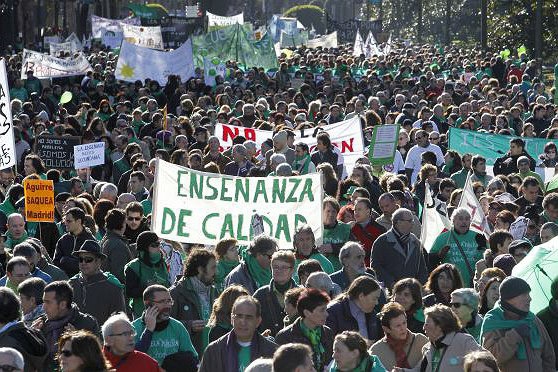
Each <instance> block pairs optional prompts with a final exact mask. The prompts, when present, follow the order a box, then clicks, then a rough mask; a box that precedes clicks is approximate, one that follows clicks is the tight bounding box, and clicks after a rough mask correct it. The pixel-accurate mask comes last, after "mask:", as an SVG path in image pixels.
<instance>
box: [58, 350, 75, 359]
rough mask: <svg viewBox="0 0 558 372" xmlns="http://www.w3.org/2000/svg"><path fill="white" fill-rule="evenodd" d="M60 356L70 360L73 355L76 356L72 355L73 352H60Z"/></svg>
mask: <svg viewBox="0 0 558 372" xmlns="http://www.w3.org/2000/svg"><path fill="white" fill-rule="evenodd" d="M59 354H60V356H63V357H64V358H69V357H71V356H72V355H74V353H72V350H60V353H59Z"/></svg>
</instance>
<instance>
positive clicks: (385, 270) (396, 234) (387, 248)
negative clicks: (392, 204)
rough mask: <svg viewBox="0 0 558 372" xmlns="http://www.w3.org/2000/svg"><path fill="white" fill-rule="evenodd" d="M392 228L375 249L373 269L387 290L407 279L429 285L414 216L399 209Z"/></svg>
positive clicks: (392, 218) (378, 240) (375, 244)
mask: <svg viewBox="0 0 558 372" xmlns="http://www.w3.org/2000/svg"><path fill="white" fill-rule="evenodd" d="M391 221H392V227H391V228H390V229H389V230H388V231H387V232H385V233H384V234H382V235H380V236H379V237H378V239H376V241H375V242H374V244H373V246H372V256H371V259H370V266H371V267H372V268H373V269H374V271H375V272H376V275H377V278H378V280H379V281H381V282H383V283H384V285H385V286H386V288H391V287H392V286H393V284H394V283H395V282H397V281H398V280H399V279H403V278H416V279H418V281H419V282H421V284H424V283H426V279H427V278H428V269H427V267H426V260H425V258H424V256H423V254H422V246H421V244H420V240H419V239H418V238H417V237H416V236H415V235H414V234H413V233H412V230H413V222H414V215H413V212H411V211H410V210H408V209H406V208H399V209H397V210H396V211H395V212H394V213H393V215H392V217H391Z"/></svg>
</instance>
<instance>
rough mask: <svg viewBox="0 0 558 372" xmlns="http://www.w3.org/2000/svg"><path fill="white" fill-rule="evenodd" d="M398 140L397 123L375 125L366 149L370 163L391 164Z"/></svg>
mask: <svg viewBox="0 0 558 372" xmlns="http://www.w3.org/2000/svg"><path fill="white" fill-rule="evenodd" d="M398 140H399V125H376V126H375V127H374V131H373V132H372V140H371V141H370V148H369V150H368V159H370V164H372V165H388V164H393V158H394V157H395V150H396V149H397V143H398Z"/></svg>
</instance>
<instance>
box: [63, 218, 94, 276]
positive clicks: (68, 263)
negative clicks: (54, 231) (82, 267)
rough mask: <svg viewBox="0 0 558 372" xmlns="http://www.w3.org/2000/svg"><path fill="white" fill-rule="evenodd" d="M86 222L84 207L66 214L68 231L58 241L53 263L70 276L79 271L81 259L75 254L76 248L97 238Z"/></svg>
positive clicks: (65, 221)
mask: <svg viewBox="0 0 558 372" xmlns="http://www.w3.org/2000/svg"><path fill="white" fill-rule="evenodd" d="M84 222H85V212H84V211H83V210H82V209H80V208H78V207H73V208H70V209H68V210H67V211H66V214H65V215H64V225H65V226H66V231H68V232H67V233H66V234H64V235H62V237H61V238H60V239H58V242H56V249H55V250H54V259H53V263H54V264H55V265H56V266H58V267H59V268H61V269H62V270H64V271H65V272H66V274H68V276H69V277H70V278H71V277H72V276H74V275H76V274H77V273H78V272H79V260H78V259H77V257H75V256H74V255H73V252H74V250H75V249H77V248H79V247H81V246H82V245H83V243H84V242H85V241H86V240H95V237H94V236H93V234H91V232H90V231H89V229H86V228H85V226H84V225H83V224H84Z"/></svg>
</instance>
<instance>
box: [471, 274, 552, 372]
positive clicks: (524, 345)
mask: <svg viewBox="0 0 558 372" xmlns="http://www.w3.org/2000/svg"><path fill="white" fill-rule="evenodd" d="M529 292H531V287H530V286H529V284H528V283H527V282H526V281H525V280H523V279H521V278H517V277H514V276H509V277H507V278H506V279H504V280H503V281H502V284H500V300H498V302H496V304H495V305H494V308H493V309H492V310H490V311H489V312H488V313H487V314H486V315H485V317H484V321H483V323H482V328H481V342H482V346H483V347H484V348H486V349H487V350H488V351H490V352H491V353H492V354H493V355H494V357H495V358H496V360H497V361H498V365H499V367H500V369H501V370H502V371H506V372H526V371H537V372H538V371H541V372H551V371H555V370H556V355H555V353H554V347H553V344H552V340H551V339H550V336H549V334H548V332H547V330H546V328H545V327H544V324H543V322H542V321H541V320H540V319H539V318H537V317H536V316H535V314H533V313H532V312H531V311H530V305H531V296H530V294H529Z"/></svg>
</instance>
